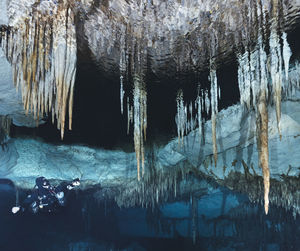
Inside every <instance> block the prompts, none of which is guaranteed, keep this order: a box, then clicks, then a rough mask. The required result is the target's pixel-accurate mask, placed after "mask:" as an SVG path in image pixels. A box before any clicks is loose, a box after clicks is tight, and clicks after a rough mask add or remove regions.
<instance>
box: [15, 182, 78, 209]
mask: <svg viewBox="0 0 300 251" xmlns="http://www.w3.org/2000/svg"><path fill="white" fill-rule="evenodd" d="M79 185H80V181H79V179H78V178H77V179H74V180H73V181H72V182H71V183H70V184H67V183H62V184H60V185H58V186H57V187H53V186H51V185H50V183H49V181H48V180H47V179H46V178H45V177H38V178H36V180H35V186H34V190H33V191H32V193H31V194H29V195H28V196H27V197H26V199H25V200H24V203H23V205H22V206H19V205H17V206H15V207H13V208H12V210H11V211H12V213H14V214H16V213H17V212H19V211H20V210H21V211H22V212H24V211H25V210H29V211H30V212H32V213H34V214H36V213H37V212H39V211H43V212H53V211H55V210H56V208H57V207H58V206H64V205H65V200H66V194H67V192H68V191H70V190H72V189H74V188H75V187H77V186H79Z"/></svg>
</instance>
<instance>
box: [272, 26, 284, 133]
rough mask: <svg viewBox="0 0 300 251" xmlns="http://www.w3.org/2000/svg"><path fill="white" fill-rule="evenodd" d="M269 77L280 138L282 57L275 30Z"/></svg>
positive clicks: (273, 31) (273, 32)
mask: <svg viewBox="0 0 300 251" xmlns="http://www.w3.org/2000/svg"><path fill="white" fill-rule="evenodd" d="M269 44H270V77H271V80H272V86H273V97H274V103H275V107H276V118H277V128H278V133H279V135H280V138H281V131H280V118H281V88H282V57H281V45H280V42H279V36H278V34H277V31H276V30H274V29H273V30H272V31H271V35H270V43H269Z"/></svg>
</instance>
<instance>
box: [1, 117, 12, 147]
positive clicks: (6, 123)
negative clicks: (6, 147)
mask: <svg viewBox="0 0 300 251" xmlns="http://www.w3.org/2000/svg"><path fill="white" fill-rule="evenodd" d="M11 122H12V120H11V118H10V117H9V116H0V144H3V143H5V142H6V140H7V139H8V137H9V135H10V126H11Z"/></svg>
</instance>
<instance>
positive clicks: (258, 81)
mask: <svg viewBox="0 0 300 251" xmlns="http://www.w3.org/2000/svg"><path fill="white" fill-rule="evenodd" d="M274 44H276V43H275V41H271V39H270V50H271V51H272V50H275V51H272V52H273V53H274V54H275V55H273V56H274V57H276V56H277V58H271V66H270V69H269V71H268V69H267V61H268V59H267V55H266V52H265V49H264V47H263V42H262V37H261V36H259V38H258V41H257V45H256V48H255V50H254V51H251V52H250V55H248V52H247V51H246V52H245V54H244V55H243V56H239V57H238V60H239V69H238V81H239V89H240V94H241V102H242V104H244V105H246V106H249V104H252V105H253V107H254V108H255V110H256V117H257V123H256V134H257V149H258V153H259V166H260V167H261V168H262V173H263V179H264V201H265V202H264V203H265V212H266V214H267V213H268V208H269V189H270V170H269V152H268V109H267V105H268V99H267V97H268V79H269V78H272V76H270V75H272V74H273V75H274V76H273V78H274V80H273V79H272V84H273V89H274V88H275V81H276V80H278V79H279V76H281V75H280V70H278V67H279V62H280V60H279V59H278V57H280V55H279V54H278V51H279V52H280V49H279V50H278V48H277V47H276V46H275V45H274ZM271 45H272V46H273V47H272V46H271ZM249 71H250V72H249ZM276 74H277V77H276V76H275V75H276ZM249 81H250V82H249ZM250 88H251V90H250ZM251 91H252V95H251V94H250V93H251ZM273 92H275V90H273ZM251 98H252V100H251Z"/></svg>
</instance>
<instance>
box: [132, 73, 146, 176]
mask: <svg viewBox="0 0 300 251" xmlns="http://www.w3.org/2000/svg"><path fill="white" fill-rule="evenodd" d="M133 82H134V89H133V110H134V111H133V123H134V132H133V134H134V148H135V153H136V159H137V172H138V180H140V165H141V164H142V175H144V172H145V171H144V170H145V168H144V166H145V150H144V138H145V132H146V129H147V92H146V87H145V83H144V81H143V79H142V78H141V77H140V76H138V75H135V76H134V78H133Z"/></svg>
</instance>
